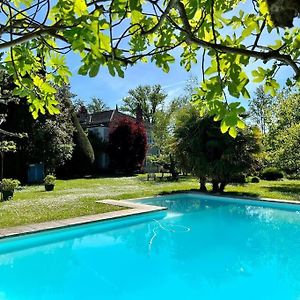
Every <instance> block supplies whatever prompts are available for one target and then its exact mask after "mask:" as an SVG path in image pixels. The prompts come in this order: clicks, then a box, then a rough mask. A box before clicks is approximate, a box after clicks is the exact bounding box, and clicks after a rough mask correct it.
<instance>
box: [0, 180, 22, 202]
mask: <svg viewBox="0 0 300 300" xmlns="http://www.w3.org/2000/svg"><path fill="white" fill-rule="evenodd" d="M19 185H20V181H19V180H17V179H12V178H3V179H2V181H1V192H2V197H3V198H2V199H3V201H6V200H9V199H10V198H12V197H13V196H14V191H15V189H16V188H17V187H18V186H19Z"/></svg>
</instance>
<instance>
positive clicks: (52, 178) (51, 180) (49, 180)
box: [44, 174, 56, 185]
mask: <svg viewBox="0 0 300 300" xmlns="http://www.w3.org/2000/svg"><path fill="white" fill-rule="evenodd" d="M55 180H56V177H55V176H54V174H48V175H47V176H46V177H45V178H44V183H45V184H46V185H52V184H53V185H54V184H55Z"/></svg>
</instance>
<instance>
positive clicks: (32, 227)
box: [0, 199, 167, 239]
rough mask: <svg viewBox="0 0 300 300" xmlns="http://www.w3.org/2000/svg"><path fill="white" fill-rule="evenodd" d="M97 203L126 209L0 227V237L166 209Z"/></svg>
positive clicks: (144, 205)
mask: <svg viewBox="0 0 300 300" xmlns="http://www.w3.org/2000/svg"><path fill="white" fill-rule="evenodd" d="M96 202H97V203H104V204H110V205H115V206H119V207H120V206H121V207H126V208H127V209H123V210H117V211H111V212H106V213H101V214H95V215H87V216H81V217H75V218H69V219H62V220H57V221H48V222H42V223H35V224H28V225H21V226H15V227H8V228H3V229H0V239H3V238H8V237H16V236H19V235H25V234H30V233H37V232H41V231H46V230H52V229H59V228H66V227H70V226H76V225H82V224H88V223H94V222H99V221H106V220H113V219H117V218H122V217H127V216H134V215H139V214H145V213H151V212H158V211H163V210H166V209H167V208H166V207H162V206H155V205H148V204H141V203H136V202H133V201H127V200H126V201H121V200H110V199H107V200H99V201H96Z"/></svg>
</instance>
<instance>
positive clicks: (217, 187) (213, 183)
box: [212, 180, 219, 193]
mask: <svg viewBox="0 0 300 300" xmlns="http://www.w3.org/2000/svg"><path fill="white" fill-rule="evenodd" d="M212 186H213V189H212V191H213V193H218V192H219V182H218V181H216V180H213V181H212Z"/></svg>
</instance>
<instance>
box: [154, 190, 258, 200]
mask: <svg viewBox="0 0 300 300" xmlns="http://www.w3.org/2000/svg"><path fill="white" fill-rule="evenodd" d="M189 192H193V193H199V194H201V195H208V196H227V197H230V196H231V197H249V198H259V194H258V193H247V192H244V193H242V192H224V193H213V192H211V191H208V192H206V193H203V192H200V191H199V190H198V189H189V190H178V191H171V192H161V193H159V195H161V196H167V195H175V194H184V193H189Z"/></svg>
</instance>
